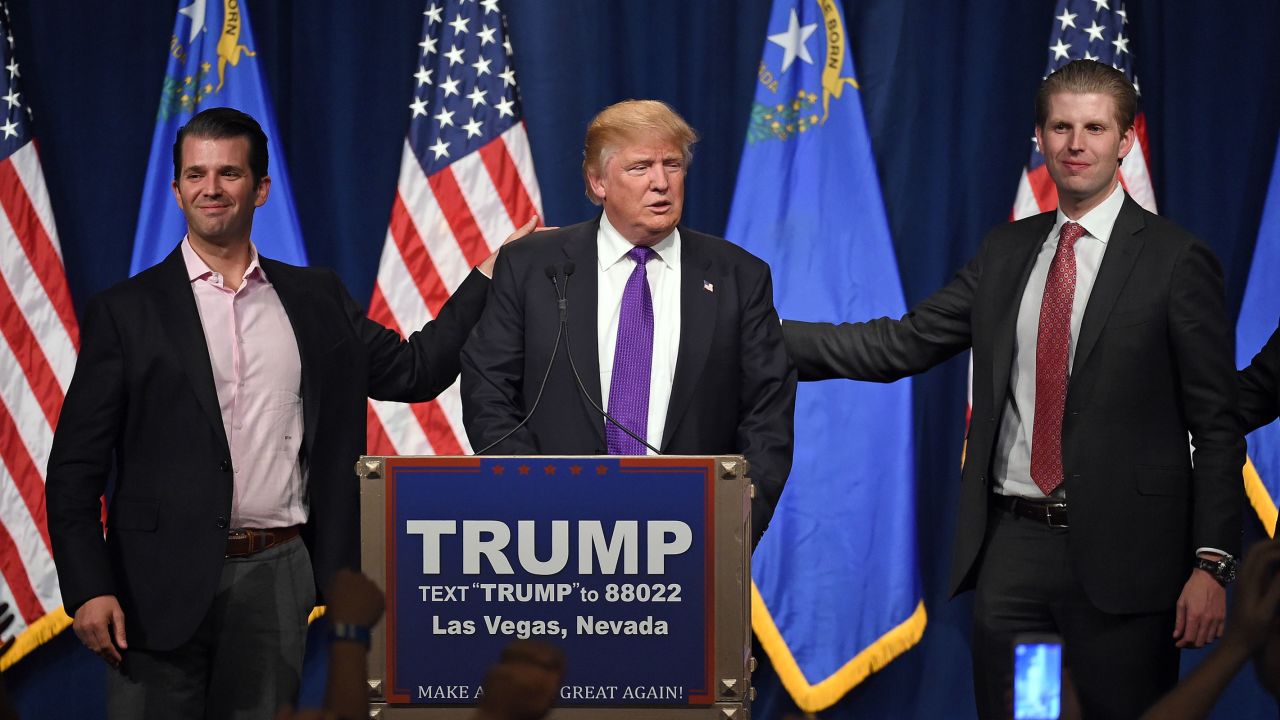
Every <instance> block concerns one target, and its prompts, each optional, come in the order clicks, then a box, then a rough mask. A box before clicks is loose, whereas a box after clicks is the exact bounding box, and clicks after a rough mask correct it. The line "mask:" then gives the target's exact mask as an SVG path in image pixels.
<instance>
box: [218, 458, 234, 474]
mask: <svg viewBox="0 0 1280 720" xmlns="http://www.w3.org/2000/svg"><path fill="white" fill-rule="evenodd" d="M218 469H219V470H221V471H222V472H231V461H230V460H223V461H222V463H221V464H220V465H218Z"/></svg>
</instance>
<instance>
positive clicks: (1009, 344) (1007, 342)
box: [991, 213, 1056, 412]
mask: <svg viewBox="0 0 1280 720" xmlns="http://www.w3.org/2000/svg"><path fill="white" fill-rule="evenodd" d="M1055 217H1056V216H1055V214H1054V213H1045V214H1043V215H1042V216H1041V218H1040V219H1039V220H1038V221H1036V222H1030V223H1028V224H1027V231H1026V236H1025V237H1024V238H1023V239H1022V240H1020V241H1018V245H1017V247H1016V248H1014V250H1013V251H1012V252H1011V253H1009V255H1008V256H1007V258H1005V262H1004V263H1002V265H1001V266H1000V267H997V268H995V269H994V270H995V275H994V279H993V285H992V286H993V287H996V288H1000V289H1001V291H1002V292H1004V293H1005V294H1004V295H1002V296H1001V297H1000V298H999V300H998V301H997V302H996V303H994V307H995V308H996V309H997V312H998V313H999V316H998V318H997V320H996V322H995V325H994V327H995V340H994V342H993V344H992V355H991V370H992V376H991V379H992V385H991V391H992V393H993V394H994V396H993V398H992V401H993V403H994V404H993V405H992V407H993V408H996V409H997V410H996V411H997V412H999V408H1002V407H1004V399H1005V397H1006V396H1007V395H1008V394H1009V373H1010V371H1011V368H1012V367H1013V347H1014V340H1015V338H1016V337H1017V333H1018V310H1019V309H1020V307H1021V305H1022V295H1023V293H1025V292H1026V290H1027V280H1029V279H1030V278H1031V268H1032V267H1034V266H1035V262H1036V255H1038V254H1039V252H1040V245H1041V244H1042V243H1043V242H1044V239H1045V238H1046V237H1048V235H1049V231H1050V230H1052V229H1053V222H1054V219H1055Z"/></svg>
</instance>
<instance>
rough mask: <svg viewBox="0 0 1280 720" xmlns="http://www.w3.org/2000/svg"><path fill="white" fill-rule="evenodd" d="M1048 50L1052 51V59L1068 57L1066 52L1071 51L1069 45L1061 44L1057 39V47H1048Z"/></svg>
mask: <svg viewBox="0 0 1280 720" xmlns="http://www.w3.org/2000/svg"><path fill="white" fill-rule="evenodd" d="M1049 49H1050V50H1052V51H1053V59H1054V60H1058V59H1060V58H1064V57H1068V55H1067V51H1068V50H1070V49H1071V43H1063V42H1062V38H1058V44H1057V45H1050V46H1049Z"/></svg>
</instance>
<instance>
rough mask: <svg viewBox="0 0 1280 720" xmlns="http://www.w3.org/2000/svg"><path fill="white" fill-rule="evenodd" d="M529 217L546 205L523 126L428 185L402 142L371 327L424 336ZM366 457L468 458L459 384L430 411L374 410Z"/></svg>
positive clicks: (375, 405)
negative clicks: (442, 310)
mask: <svg viewBox="0 0 1280 720" xmlns="http://www.w3.org/2000/svg"><path fill="white" fill-rule="evenodd" d="M534 214H537V215H538V216H541V215H542V195H541V192H540V191H539V190H538V178H537V176H536V175H535V174H534V170H533V155H532V154H531V153H530V151H529V138H528V135H527V134H526V133H525V127H524V123H519V124H517V125H514V126H512V127H511V129H509V130H507V131H506V132H504V133H503V134H502V135H500V136H499V137H498V138H496V139H495V140H493V141H492V142H490V143H489V144H487V145H485V146H483V147H481V148H480V149H479V150H477V151H475V152H473V153H471V154H470V155H466V156H464V157H462V158H459V159H458V160H457V161H455V162H453V163H452V164H450V165H449V166H448V167H446V168H444V169H443V170H440V171H438V172H436V173H435V174H433V175H431V176H429V177H428V176H426V175H425V174H424V173H423V171H422V166H421V165H420V164H419V163H418V160H417V158H416V157H415V156H414V154H413V148H412V147H410V145H409V143H408V141H407V140H406V141H405V144H404V152H403V155H402V157H401V161H400V181H399V183H398V185H397V188H396V198H395V203H394V205H393V206H392V209H391V222H390V224H389V226H388V228H387V239H386V244H385V245H384V246H383V249H382V260H381V262H380V263H379V265H378V280H377V284H376V286H375V287H374V290H373V298H372V299H371V300H370V302H369V317H370V318H372V319H373V320H375V321H377V322H379V323H382V324H383V325H385V326H387V327H389V328H392V329H394V330H396V331H398V332H399V333H400V334H401V335H408V334H410V333H412V332H413V331H415V330H417V329H418V328H420V327H422V325H423V324H424V323H426V322H427V321H428V320H430V319H431V318H434V317H435V316H436V314H437V313H439V312H440V308H441V306H443V305H444V303H445V301H446V300H447V299H448V298H449V295H450V294H451V293H452V292H453V291H454V290H456V289H457V287H458V286H459V285H461V284H462V281H463V280H465V279H466V277H467V274H468V273H470V272H471V269H472V268H473V267H474V266H476V265H478V264H479V263H480V261H482V260H484V259H485V258H486V257H487V256H488V255H489V253H491V252H493V251H494V250H495V249H496V248H497V247H498V246H499V245H500V244H501V243H502V241H503V240H504V239H505V238H506V237H507V236H508V235H510V234H511V232H512V231H513V230H515V229H516V228H517V227H519V226H520V225H523V224H524V223H525V221H527V220H528V219H529V217H530V216H532V215H534ZM368 452H369V454H371V455H461V454H466V453H470V452H471V445H470V443H468V442H467V436H466V432H465V430H464V429H463V426H462V399H461V397H460V395H459V393H458V383H456V382H455V383H454V384H453V386H452V387H450V388H449V389H448V390H446V391H445V392H444V393H442V394H441V395H440V396H439V397H438V398H436V399H435V400H433V401H431V402H428V403H419V404H415V405H404V404H401V403H391V402H379V401H376V400H370V401H369V437H368Z"/></svg>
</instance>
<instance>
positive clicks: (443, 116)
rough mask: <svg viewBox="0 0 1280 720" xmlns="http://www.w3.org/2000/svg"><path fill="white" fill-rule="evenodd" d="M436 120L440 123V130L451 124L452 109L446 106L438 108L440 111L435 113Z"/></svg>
mask: <svg viewBox="0 0 1280 720" xmlns="http://www.w3.org/2000/svg"><path fill="white" fill-rule="evenodd" d="M436 122H438V123H440V129H441V130H443V129H444V128H445V126H446V125H452V124H453V111H452V110H449V109H448V108H440V112H438V113H436Z"/></svg>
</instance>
